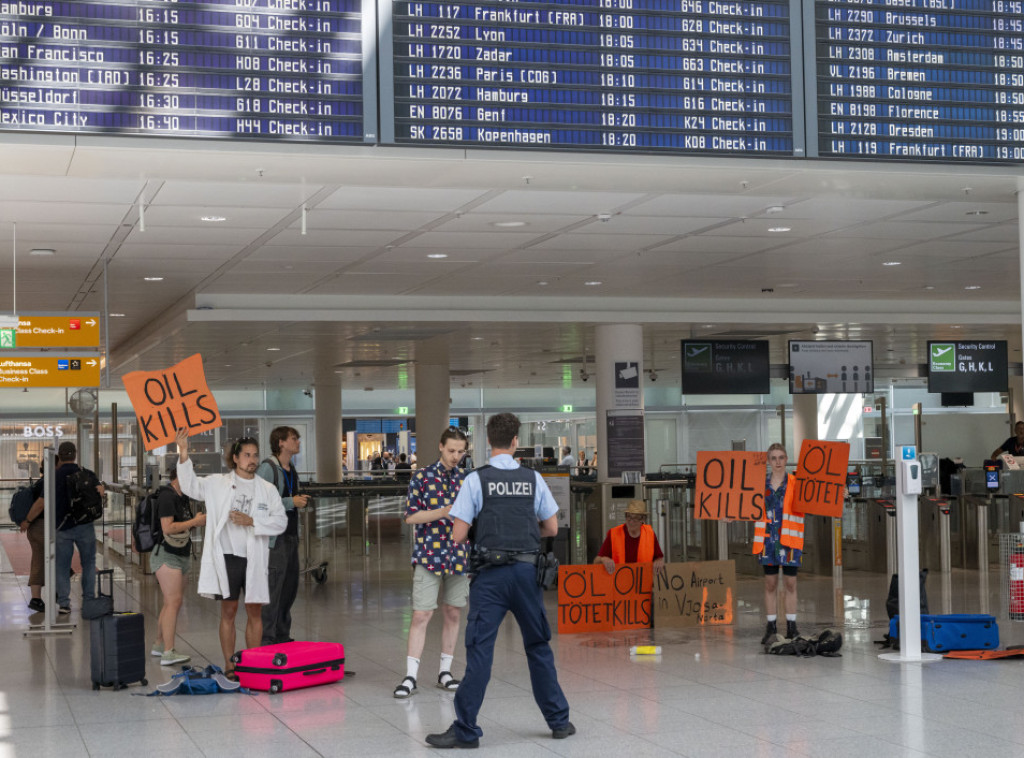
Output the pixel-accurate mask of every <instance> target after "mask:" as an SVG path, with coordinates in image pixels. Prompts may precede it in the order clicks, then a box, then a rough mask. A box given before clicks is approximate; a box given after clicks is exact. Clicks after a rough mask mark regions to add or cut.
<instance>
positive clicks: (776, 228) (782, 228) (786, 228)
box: [768, 226, 793, 233]
mask: <svg viewBox="0 0 1024 758" xmlns="http://www.w3.org/2000/svg"><path fill="white" fill-rule="evenodd" d="M792 229H793V227H791V226H770V227H768V231H769V232H773V233H778V232H788V231H792Z"/></svg>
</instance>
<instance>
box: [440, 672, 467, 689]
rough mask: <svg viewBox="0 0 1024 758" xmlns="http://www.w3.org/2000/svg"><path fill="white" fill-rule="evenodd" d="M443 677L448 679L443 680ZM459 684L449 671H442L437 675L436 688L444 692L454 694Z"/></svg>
mask: <svg viewBox="0 0 1024 758" xmlns="http://www.w3.org/2000/svg"><path fill="white" fill-rule="evenodd" d="M445 677H448V678H447V679H445ZM459 684H461V682H460V681H459V680H458V679H456V678H455V677H454V676H452V672H451V671H442V672H441V673H440V674H438V675H437V688H438V689H439V690H444V691H445V692H455V690H457V689H458V688H459Z"/></svg>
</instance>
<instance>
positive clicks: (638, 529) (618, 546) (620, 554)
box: [594, 500, 665, 574]
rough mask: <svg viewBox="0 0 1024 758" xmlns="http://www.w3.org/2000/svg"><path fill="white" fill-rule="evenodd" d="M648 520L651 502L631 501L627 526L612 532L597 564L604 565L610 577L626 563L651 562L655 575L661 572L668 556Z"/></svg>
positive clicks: (627, 510)
mask: <svg viewBox="0 0 1024 758" xmlns="http://www.w3.org/2000/svg"><path fill="white" fill-rule="evenodd" d="M646 520H647V503H645V502H644V501H643V500H630V501H629V502H628V503H627V504H626V523H624V524H621V525H620V526H613V527H612V528H611V529H609V530H608V534H606V535H605V537H604V543H603V544H602V545H601V549H600V550H599V551H598V552H597V558H595V559H594V563H599V564H601V565H602V566H604V567H605V568H606V569H608V573H609V574H613V573H615V566H616V565H619V566H621V565H622V564H624V563H651V564H653V568H654V571H655V573H657V572H658V571H661V569H662V567H663V566H664V565H665V554H664V553H663V552H662V551H661V545H659V544H658V535H656V534H655V533H654V529H652V528H651V527H650V526H649V525H648V524H646V523H644V522H645V521H646Z"/></svg>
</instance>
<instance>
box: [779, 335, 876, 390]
mask: <svg viewBox="0 0 1024 758" xmlns="http://www.w3.org/2000/svg"><path fill="white" fill-rule="evenodd" d="M871 348H872V345H871V340H844V341H830V340H824V341H803V340H790V342H789V392H790V394H791V395H821V394H824V393H833V392H834V393H843V392H874V391H875V369H874V360H873V358H872V351H871Z"/></svg>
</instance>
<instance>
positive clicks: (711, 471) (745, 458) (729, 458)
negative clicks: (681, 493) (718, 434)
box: [693, 450, 765, 521]
mask: <svg viewBox="0 0 1024 758" xmlns="http://www.w3.org/2000/svg"><path fill="white" fill-rule="evenodd" d="M764 481H765V470H764V453H754V452H746V451H733V450H729V451H714V450H701V451H700V452H698V453H697V492H696V500H695V501H694V505H693V517H694V518H703V519H734V520H738V521H760V520H761V519H763V518H764Z"/></svg>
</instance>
